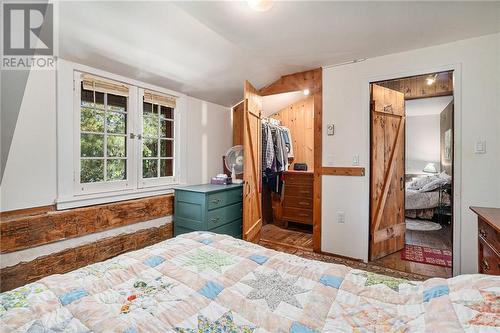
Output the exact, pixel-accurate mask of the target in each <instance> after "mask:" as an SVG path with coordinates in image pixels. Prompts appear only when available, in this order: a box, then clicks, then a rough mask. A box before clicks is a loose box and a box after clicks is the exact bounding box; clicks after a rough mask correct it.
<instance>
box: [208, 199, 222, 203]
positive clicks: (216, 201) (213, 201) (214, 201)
mask: <svg viewBox="0 0 500 333" xmlns="http://www.w3.org/2000/svg"><path fill="white" fill-rule="evenodd" d="M210 202H211V203H213V204H218V203H219V202H220V199H212V201H210Z"/></svg>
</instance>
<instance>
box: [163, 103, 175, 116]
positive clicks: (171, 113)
mask: <svg viewBox="0 0 500 333" xmlns="http://www.w3.org/2000/svg"><path fill="white" fill-rule="evenodd" d="M160 115H161V116H162V117H163V118H168V119H174V109H172V108H169V107H168V106H163V105H162V106H160Z"/></svg>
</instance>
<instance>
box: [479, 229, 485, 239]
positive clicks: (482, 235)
mask: <svg viewBox="0 0 500 333" xmlns="http://www.w3.org/2000/svg"><path fill="white" fill-rule="evenodd" d="M486 235H487V233H486V231H485V230H483V229H479V236H481V237H483V238H484V239H486Z"/></svg>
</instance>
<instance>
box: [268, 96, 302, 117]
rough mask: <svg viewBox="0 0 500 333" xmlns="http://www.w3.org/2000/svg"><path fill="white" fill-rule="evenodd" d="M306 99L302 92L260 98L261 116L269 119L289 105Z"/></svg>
mask: <svg viewBox="0 0 500 333" xmlns="http://www.w3.org/2000/svg"><path fill="white" fill-rule="evenodd" d="M305 98H307V96H304V92H303V91H293V92H289V93H283V94H274V95H269V96H264V97H262V115H263V116H264V117H269V116H270V115H273V114H275V113H276V112H278V111H280V110H283V109H284V108H286V107H287V106H289V105H292V104H293V103H295V102H298V101H300V100H302V99H305Z"/></svg>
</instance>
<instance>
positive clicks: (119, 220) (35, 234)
mask: <svg viewBox="0 0 500 333" xmlns="http://www.w3.org/2000/svg"><path fill="white" fill-rule="evenodd" d="M172 198H173V195H171V194H168V195H161V196H154V197H147V198H141V199H135V200H127V201H121V202H117V203H111V204H104V205H95V206H89V207H83V208H75V209H67V210H49V211H45V212H41V213H39V214H36V215H27V216H25V215H11V216H8V217H2V219H1V221H0V234H1V236H2V242H1V244H0V253H8V252H12V251H19V250H23V249H27V248H31V247H34V246H40V245H43V244H48V243H52V242H56V241H59V240H63V239H70V238H74V237H80V236H84V235H88V234H91V233H95V232H100V231H105V230H109V229H113V228H117V227H121V226H124V225H129V224H133V223H137V222H142V221H148V220H152V219H155V218H159V217H163V216H169V215H171V214H172V210H173V208H172V207H173V199H172Z"/></svg>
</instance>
